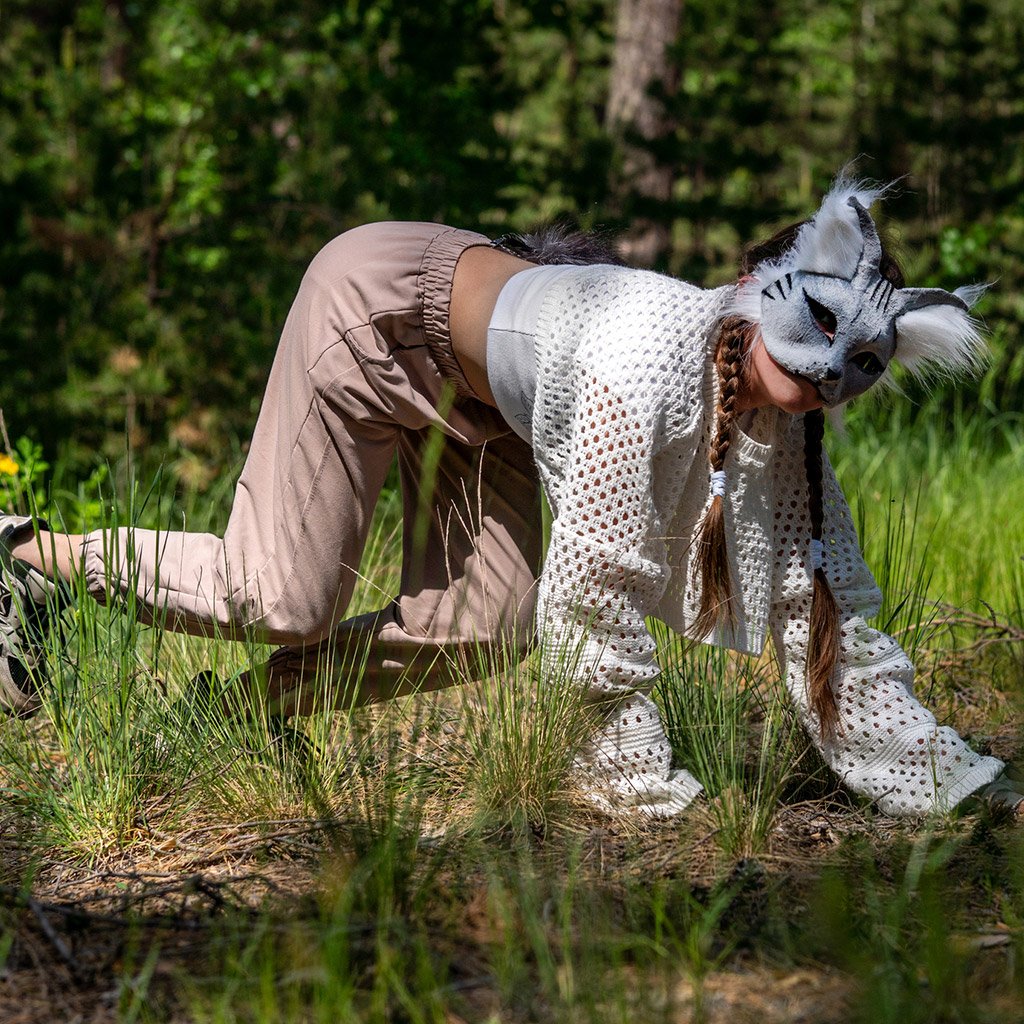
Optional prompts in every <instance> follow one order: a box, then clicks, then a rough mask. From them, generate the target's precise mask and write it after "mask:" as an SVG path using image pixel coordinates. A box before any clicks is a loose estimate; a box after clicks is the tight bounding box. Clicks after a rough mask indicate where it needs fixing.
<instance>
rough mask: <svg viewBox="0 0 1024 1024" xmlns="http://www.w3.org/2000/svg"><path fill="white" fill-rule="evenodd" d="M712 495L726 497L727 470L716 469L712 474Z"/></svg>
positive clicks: (713, 496)
mask: <svg viewBox="0 0 1024 1024" xmlns="http://www.w3.org/2000/svg"><path fill="white" fill-rule="evenodd" d="M711 497H712V498H724V497H725V470H724V469H716V470H714V472H712V474H711Z"/></svg>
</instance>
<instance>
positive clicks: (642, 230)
mask: <svg viewBox="0 0 1024 1024" xmlns="http://www.w3.org/2000/svg"><path fill="white" fill-rule="evenodd" d="M682 8H683V0H619V3H618V13H617V15H616V22H615V51H614V56H613V59H612V70H611V82H610V87H609V93H608V107H607V110H606V123H607V127H608V130H609V132H610V133H611V134H612V136H613V137H614V138H615V139H616V140H617V144H618V146H619V151H620V153H621V167H620V168H619V171H618V174H617V175H616V180H614V181H613V182H612V191H613V194H615V195H616V196H617V197H618V199H619V204H620V208H621V209H622V210H623V212H624V213H626V214H627V215H628V214H629V213H630V210H631V208H636V209H637V212H636V216H635V217H634V218H633V220H632V224H631V226H630V228H629V230H628V232H627V234H626V237H625V242H624V245H623V256H624V257H625V258H626V259H627V260H628V261H629V262H630V263H635V264H640V265H642V266H654V265H655V264H657V263H663V262H665V260H666V259H667V257H668V255H669V253H670V252H671V248H672V225H671V222H670V220H669V218H668V217H667V216H666V217H658V216H656V212H657V205H658V204H660V203H666V204H667V203H668V201H669V200H670V199H671V198H672V184H673V182H674V179H675V175H674V169H673V167H672V166H671V165H670V164H666V163H661V162H659V158H658V156H657V155H656V152H657V150H656V148H655V147H656V145H657V143H659V142H661V141H663V140H664V139H666V138H667V137H668V136H670V135H671V134H672V132H673V131H674V130H675V128H676V123H675V119H674V118H673V117H672V116H671V115H670V113H669V112H668V111H667V110H666V108H665V103H664V102H663V100H662V98H661V97H662V96H671V95H673V94H674V93H675V91H676V89H677V88H678V84H679V74H678V69H677V68H676V66H675V62H674V60H673V58H672V55H671V52H670V48H671V47H672V45H673V44H674V43H675V42H676V40H677V38H678V35H679V21H680V16H681V14H682Z"/></svg>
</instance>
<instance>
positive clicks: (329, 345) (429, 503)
mask: <svg viewBox="0 0 1024 1024" xmlns="http://www.w3.org/2000/svg"><path fill="white" fill-rule="evenodd" d="M485 244H487V239H486V238H484V237H483V236H482V235H478V234H475V233H473V232H469V231H460V230H457V229H454V228H448V227H444V226H442V225H438V224H401V223H385V224H372V225H367V226H364V227H360V228H356V229H354V230H352V231H348V232H346V233H345V234H343V235H341V236H339V237H338V238H336V239H334V240H333V241H332V242H330V243H328V244H327V245H326V246H325V247H324V248H323V249H322V250H321V251H320V252H319V253H318V254H317V256H316V257H315V258H314V260H313V262H312V263H311V264H310V266H309V269H308V270H307V271H306V274H305V276H304V277H303V280H302V284H301V286H300V288H299V291H298V295H297V296H296V298H295V302H294V304H293V305H292V308H291V311H290V312H289V314H288V319H287V321H286V323H285V326H284V330H283V333H282V335H281V340H280V344H279V346H278V349H277V354H276V356H275V359H274V364H273V367H272V370H271V373H270V379H269V382H268V384H267V390H266V394H265V396H264V398H263V404H262V407H261V409H260V414H259V419H258V421H257V424H256V430H255V433H254V435H253V439H252V444H251V447H250V449H249V453H248V456H247V458H246V462H245V466H244V468H243V470H242V475H241V477H240V479H239V481H238V486H237V490H236V491H235V496H234V501H233V504H232V507H231V514H230V518H229V520H228V524H227V528H226V530H225V532H224V536H223V537H222V538H221V537H217V536H214V535H212V534H197V533H186V532H156V531H150V530H142V529H134V528H121V529H119V530H116V531H97V532H94V533H91V534H89V535H87V537H86V539H85V542H84V544H83V557H84V563H85V572H86V581H87V584H88V587H89V590H90V593H92V594H93V595H94V596H96V597H97V598H99V599H100V600H106V599H107V598H108V597H110V596H115V597H116V596H117V595H122V596H123V595H125V594H126V593H128V592H131V591H134V594H135V597H136V602H137V604H138V605H139V606H140V610H141V614H142V615H143V617H144V618H145V619H146V620H148V621H156V622H159V623H160V624H161V625H163V626H165V627H167V628H171V629H176V630H181V631H186V632H189V633H194V634H200V635H218V636H227V637H231V638H242V637H252V638H255V639H257V640H262V641H268V642H271V643H280V644H285V645H287V646H285V647H284V648H282V649H281V650H279V651H277V652H276V653H275V654H274V655H273V656H272V658H271V659H270V662H269V663H268V665H267V666H266V669H265V671H266V675H267V677H268V682H269V687H270V700H271V702H272V704H273V705H274V707H275V710H279V711H281V712H284V713H290V712H293V711H303V710H308V709H309V707H311V706H312V705H313V704H318V703H323V702H325V701H330V702H332V703H335V704H340V703H345V702H353V703H358V702H361V701H364V700H371V699H375V698H378V697H388V696H392V695H395V694H398V693H401V692H407V691H408V690H410V689H413V688H424V689H429V688H433V687H436V686H441V685H445V684H446V683H448V682H451V681H453V678H459V676H458V675H455V676H453V669H454V670H456V672H458V673H461V678H465V673H466V671H467V667H468V669H469V670H470V671H471V672H473V673H474V674H481V673H483V672H485V671H487V662H488V659H489V658H490V657H491V656H492V655H495V654H496V652H499V651H500V652H502V654H503V655H504V654H511V655H513V656H517V652H520V653H521V651H522V650H523V649H525V647H527V646H528V645H529V643H530V642H531V641H532V637H533V589H534V588H533V584H534V580H535V578H536V575H537V573H538V571H539V565H540V554H541V552H540V545H541V529H540V488H539V482H538V478H537V473H536V469H535V467H534V464H533V458H532V454H531V452H530V449H529V446H528V445H527V444H525V443H524V442H523V441H522V440H521V439H519V438H518V437H517V436H516V435H515V434H514V433H512V432H511V431H510V430H509V428H508V427H507V425H506V424H505V423H504V421H503V420H502V418H501V416H500V414H499V413H498V412H497V410H495V409H493V408H491V407H489V406H487V405H484V404H483V403H482V402H480V401H478V400H477V399H476V398H474V397H473V396H472V392H471V391H470V390H469V387H468V385H467V384H466V382H465V378H464V377H463V375H462V373H461V371H460V369H459V367H458V362H457V361H456V359H455V357H454V354H453V352H452V348H451V340H450V338H449V333H448V321H449V306H450V299H451V282H452V277H453V275H454V271H455V265H456V263H457V262H458V259H459V257H460V256H461V254H462V253H463V252H464V251H465V250H466V249H467V248H469V247H470V246H474V245H485ZM396 454H397V458H398V466H399V476H400V481H401V489H402V502H403V535H402V543H403V556H402V574H401V586H400V593H399V595H398V596H397V598H396V599H395V600H393V601H391V603H390V604H388V605H387V607H385V608H384V609H383V610H381V611H379V612H375V613H372V614H369V615H361V616H356V617H354V618H348V619H346V618H345V609H346V607H347V606H348V603H349V600H350V598H351V596H352V592H353V588H354V585H355V582H356V579H357V575H358V570H359V562H360V557H361V555H362V552H363V547H364V545H365V542H366V539H367V533H368V531H369V528H370V523H371V519H372V516H373V511H374V507H375V506H376V503H377V500H378V497H379V495H380V492H381V488H382V487H383V485H384V481H385V477H386V475H387V473H388V470H389V468H390V466H391V464H392V461H393V459H394V457H395V456H396ZM481 659H482V660H483V662H484V664H480V661H481ZM314 678H315V680H316V683H315V685H314V684H313V683H312V680H313V679H314ZM325 690H326V691H328V692H325Z"/></svg>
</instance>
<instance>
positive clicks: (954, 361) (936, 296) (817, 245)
mask: <svg viewBox="0 0 1024 1024" xmlns="http://www.w3.org/2000/svg"><path fill="white" fill-rule="evenodd" d="M882 191H883V190H882V189H877V188H871V187H869V186H866V185H864V184H862V183H858V182H853V181H849V180H848V179H845V178H840V179H839V180H838V181H836V183H835V184H834V185H833V187H832V189H831V190H830V191H829V193H828V195H827V196H825V199H824V200H823V202H822V204H821V208H820V209H819V210H818V212H817V213H816V214H815V216H814V218H813V219H812V220H810V221H808V222H807V223H805V224H804V225H803V226H802V227H801V228H800V230H799V232H798V233H797V236H796V240H795V241H794V243H793V245H792V246H791V247H790V249H789V250H787V251H786V252H785V253H784V254H783V255H782V256H781V257H780V258H778V259H773V260H765V261H764V262H762V263H760V264H758V265H757V266H756V267H755V268H754V270H753V272H752V274H751V275H750V276H749V277H746V278H744V279H743V280H742V281H741V282H740V283H739V285H737V289H736V296H735V299H734V300H733V302H732V303H731V304H730V307H729V310H728V312H729V313H732V314H735V315H738V316H741V317H743V318H744V319H747V320H750V321H751V322H753V323H756V324H759V325H760V329H761V336H762V337H763V338H764V344H765V348H766V349H767V350H768V353H769V355H771V357H772V358H773V359H774V360H775V361H776V362H777V363H778V364H779V365H780V366H782V367H783V368H784V369H786V370H788V371H789V372H790V373H793V374H795V375H796V376H798V377H802V378H804V379H806V380H808V381H809V382H810V383H811V384H813V385H814V387H815V388H817V390H818V393H819V394H820V396H821V399H822V401H823V403H824V404H825V405H826V406H836V405H839V404H841V403H842V402H845V401H847V400H848V399H850V398H853V397H854V396H855V395H859V394H861V392H863V391H866V390H867V389H868V388H869V387H871V385H872V384H874V383H876V382H877V381H878V380H879V379H881V378H882V377H883V376H887V375H886V374H885V371H886V368H887V366H888V365H889V361H890V360H891V359H893V358H895V359H896V360H897V361H898V362H899V363H900V364H901V365H902V366H904V367H906V368H907V369H908V370H910V371H911V372H913V373H917V374H922V373H927V372H929V371H938V372H952V371H956V370H964V369H970V368H973V367H974V366H976V365H977V363H978V362H979V360H980V358H981V355H982V352H983V349H984V343H983V340H982V337H981V334H980V332H979V330H978V325H977V324H976V322H975V321H974V320H973V318H972V317H971V315H970V313H969V310H970V308H971V306H972V305H973V303H974V302H975V301H977V299H978V298H979V296H980V295H981V294H982V293H983V292H984V290H985V289H984V287H983V286H982V287H964V288H957V289H956V291H954V292H947V291H945V290H944V289H942V288H897V287H896V286H895V285H894V284H893V283H892V282H891V281H888V280H887V279H886V278H884V277H882V275H881V272H880V265H881V260H882V245H881V242H880V241H879V238H878V232H877V231H876V230H875V224H874V221H873V220H872V219H871V215H870V214H869V213H868V208H869V207H870V206H871V204H872V203H873V202H874V201H875V199H877V198H878V196H879V195H880V194H881V192H882Z"/></svg>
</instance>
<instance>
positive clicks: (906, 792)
mask: <svg viewBox="0 0 1024 1024" xmlns="http://www.w3.org/2000/svg"><path fill="white" fill-rule="evenodd" d="M823 458H824V466H823V470H824V481H823V483H824V498H825V522H824V527H823V537H822V539H823V541H824V545H825V562H824V570H825V574H826V576H827V577H828V580H829V584H830V585H831V587H832V591H833V593H834V594H835V597H836V601H837V603H838V605H839V610H840V618H841V622H842V629H841V634H840V636H841V639H840V655H839V664H838V667H837V670H836V677H835V680H834V684H833V685H834V690H835V695H836V703H837V705H838V708H839V717H840V728H839V730H838V732H837V735H836V737H835V738H834V739H829V740H827V741H825V742H824V743H822V742H821V739H820V730H819V726H818V722H817V720H816V718H815V716H814V715H813V713H812V712H811V710H810V708H809V705H808V699H807V688H806V681H805V664H806V654H807V635H808V619H809V615H810V604H811V569H810V565H811V554H810V521H809V517H808V515H807V513H806V506H807V480H806V475H805V472H804V466H803V421H802V417H794V419H793V423H792V424H791V427H790V429H789V431H788V432H787V434H786V435H785V437H784V439H783V441H782V442H781V444H780V448H779V451H778V453H777V463H776V475H775V540H776V543H775V551H776V554H777V555H778V556H780V557H779V562H778V564H777V568H776V572H775V578H774V584H773V602H772V615H771V626H772V635H773V637H774V642H775V648H776V651H777V653H778V655H779V660H780V663H781V665H782V670H783V673H784V675H785V680H786V686H787V688H788V690H789V693H790V695H791V697H792V699H793V700H794V702H795V704H796V706H797V708H798V710H799V712H800V715H801V718H802V720H803V722H804V725H805V726H806V728H807V730H808V732H809V733H810V735H811V736H812V738H813V739H814V741H815V743H816V744H817V745H818V748H819V750H820V751H821V753H822V756H823V757H824V759H825V761H826V762H827V763H828V765H829V766H830V767H831V768H832V769H833V771H835V772H836V773H837V774H838V776H839V778H840V779H841V780H842V782H843V783H844V784H845V785H847V786H849V788H850V789H852V790H853V791H854V792H856V793H860V794H862V795H864V796H867V797H869V798H870V799H871V800H873V801H874V802H875V803H876V804H877V805H878V806H879V808H880V809H881V810H882V811H884V812H885V813H887V814H891V815H897V816H911V817H919V816H923V815H926V814H928V813H929V812H931V811H933V810H948V809H950V808H952V807H954V806H955V805H956V804H957V803H958V802H959V801H960V800H962V799H963V798H964V797H966V796H967V795H968V794H970V793H972V792H974V790H976V789H978V788H979V787H980V786H983V785H984V784H985V783H987V782H990V781H991V780H992V779H994V778H995V777H996V776H997V775H998V774H999V773H1000V772H1001V771H1002V769H1003V767H1004V766H1003V764H1002V762H1001V761H998V760H997V759H996V758H992V757H983V756H982V755H980V754H978V753H976V752H975V751H973V750H972V749H971V748H970V747H969V746H968V745H967V744H966V743H965V742H964V741H963V739H961V738H960V736H959V735H958V734H957V733H956V732H955V731H954V730H953V729H951V728H949V727H948V726H940V725H938V724H937V723H936V720H935V716H934V715H933V714H932V713H931V712H930V711H928V710H927V709H926V708H924V707H923V706H922V705H921V704H920V703H919V702H918V700H917V699H916V698H915V697H914V693H913V681H914V666H913V665H912V664H911V661H910V659H909V658H908V657H907V655H906V654H905V653H904V651H903V650H902V648H901V647H900V646H899V644H898V643H897V642H896V641H895V640H894V639H893V638H892V637H890V636H887V635H886V634H885V633H882V632H880V631H878V630H877V629H874V628H872V627H871V626H870V625H869V620H870V619H871V618H872V617H873V616H875V615H876V614H877V613H878V609H879V606H880V600H881V595H880V593H879V590H878V588H877V586H876V584H875V580H874V578H873V577H872V575H871V572H870V570H869V569H868V567H867V565H866V564H865V562H864V559H863V557H862V555H861V553H860V547H859V544H858V540H857V533H856V530H855V528H854V525H853V519H852V517H851V515H850V509H849V506H848V505H847V503H846V500H845V498H844V497H843V494H842V491H841V490H840V487H839V484H838V482H837V480H836V477H835V473H834V472H833V470H832V467H831V465H830V464H829V462H828V459H827V457H823ZM794 496H795V497H796V500H794Z"/></svg>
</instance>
